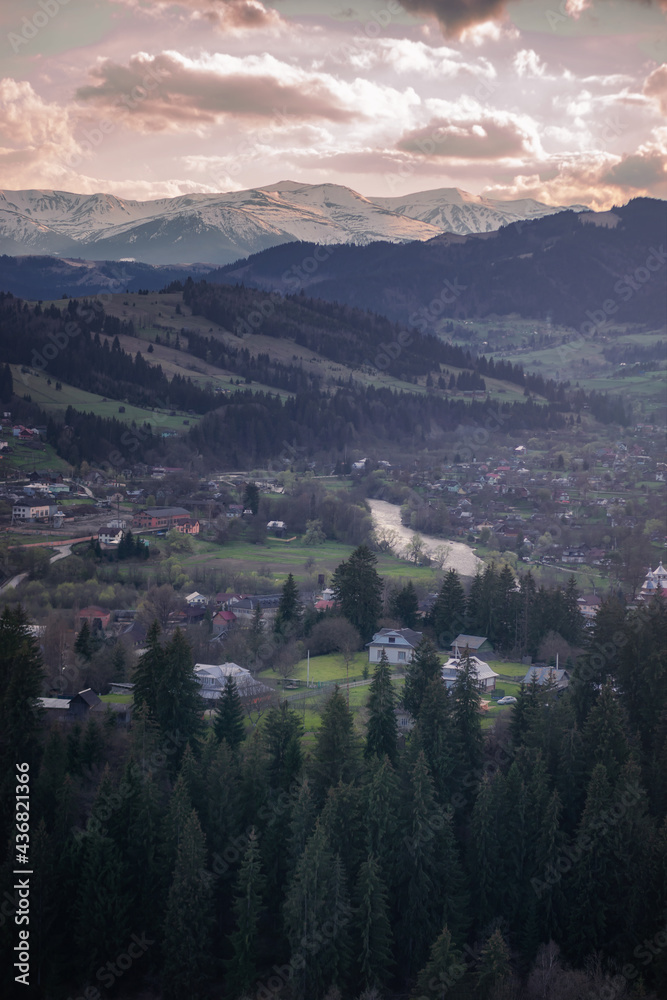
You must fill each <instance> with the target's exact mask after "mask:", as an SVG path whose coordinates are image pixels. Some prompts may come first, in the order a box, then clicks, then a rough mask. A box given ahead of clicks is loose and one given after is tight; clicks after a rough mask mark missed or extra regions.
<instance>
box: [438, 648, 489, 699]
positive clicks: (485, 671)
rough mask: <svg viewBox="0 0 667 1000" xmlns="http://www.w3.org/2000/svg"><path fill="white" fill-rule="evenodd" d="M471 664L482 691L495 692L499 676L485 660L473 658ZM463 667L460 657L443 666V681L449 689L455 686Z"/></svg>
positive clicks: (454, 657)
mask: <svg viewBox="0 0 667 1000" xmlns="http://www.w3.org/2000/svg"><path fill="white" fill-rule="evenodd" d="M470 664H471V667H472V669H473V671H474V673H475V676H476V677H477V683H478V685H479V687H480V689H481V690H482V691H495V688H496V679H497V677H498V674H497V673H495V671H493V670H492V669H491V667H490V666H489V664H488V663H486V661H485V660H480V658H479V657H478V656H471V657H470ZM462 666H463V659H462V657H460V656H452V657H450V658H449V660H447V662H446V663H445V664H443V667H442V679H443V680H444V682H445V686H446V687H447V688H451V687H453V686H454V684H455V682H456V678H457V677H458V675H459V671H460V670H461V667H462Z"/></svg>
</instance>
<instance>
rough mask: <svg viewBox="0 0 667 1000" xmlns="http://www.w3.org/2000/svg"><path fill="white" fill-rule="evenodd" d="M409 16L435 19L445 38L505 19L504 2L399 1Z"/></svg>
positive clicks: (481, 0) (467, 0)
mask: <svg viewBox="0 0 667 1000" xmlns="http://www.w3.org/2000/svg"><path fill="white" fill-rule="evenodd" d="M401 6H402V7H404V8H405V10H407V11H409V13H411V14H432V15H434V16H435V17H437V19H438V21H439V22H440V25H441V27H442V30H443V32H444V34H445V35H446V36H449V37H457V36H460V35H461V34H462V33H463V32H464V31H465V29H466V28H470V27H472V26H473V25H476V24H482V23H483V22H485V21H500V20H502V19H503V18H504V17H505V2H504V0H401Z"/></svg>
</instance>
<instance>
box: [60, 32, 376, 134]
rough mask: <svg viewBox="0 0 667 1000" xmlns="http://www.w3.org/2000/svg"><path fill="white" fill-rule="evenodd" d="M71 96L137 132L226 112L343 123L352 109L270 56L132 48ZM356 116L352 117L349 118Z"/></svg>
mask: <svg viewBox="0 0 667 1000" xmlns="http://www.w3.org/2000/svg"><path fill="white" fill-rule="evenodd" d="M90 75H91V77H92V78H93V80H94V83H92V84H90V85H88V86H84V87H79V88H78V90H77V91H76V97H77V98H78V100H80V101H85V102H87V103H92V104H94V105H95V106H96V107H98V108H101V109H103V110H104V111H105V113H107V114H109V115H110V116H111V117H120V118H122V119H123V120H124V121H125V122H126V123H128V124H130V125H131V126H132V127H134V128H137V129H139V130H141V131H173V130H179V131H180V130H193V131H194V130H196V129H197V127H198V126H202V125H212V124H214V123H216V122H217V121H219V120H221V119H222V118H224V117H226V116H232V117H237V118H256V119H257V118H259V119H261V118H273V119H276V118H280V117H281V116H282V117H283V118H285V119H286V120H288V121H289V122H290V123H292V122H294V121H298V120H300V119H325V120H329V121H333V122H344V121H348V120H350V119H351V118H353V117H355V114H354V113H353V112H352V111H351V110H350V109H349V108H347V107H345V106H344V104H343V103H341V100H340V99H339V97H338V96H337V95H336V94H335V93H334V92H333V89H332V86H331V85H330V82H329V81H327V80H326V79H325V78H324V77H322V76H318V75H317V74H315V73H308V72H307V71H305V70H300V69H296V68H294V67H292V66H287V65H286V64H282V63H280V62H278V61H277V60H275V59H273V58H270V57H266V58H264V57H248V58H247V59H241V58H237V57H232V56H224V55H221V54H217V55H216V56H214V57H210V58H209V57H207V58H202V59H200V60H198V61H194V60H188V59H186V58H185V57H183V56H181V55H179V54H178V53H175V52H163V53H162V54H160V55H158V56H149V55H146V54H145V53H139V54H138V55H135V56H132V57H131V58H130V60H129V62H128V63H127V65H125V66H122V65H120V64H118V63H114V62H112V61H111V60H109V59H105V60H103V61H101V62H100V63H99V64H98V65H97V66H95V67H94V68H93V69H92V70H91V71H90ZM357 117H358V116H357Z"/></svg>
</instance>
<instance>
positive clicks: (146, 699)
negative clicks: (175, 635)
mask: <svg viewBox="0 0 667 1000" xmlns="http://www.w3.org/2000/svg"><path fill="white" fill-rule="evenodd" d="M164 669H165V651H164V649H163V648H162V646H161V644H160V624H159V622H158V621H157V619H156V620H155V621H154V622H153V624H152V625H151V626H150V628H149V629H148V634H147V636H146V651H145V652H144V653H143V654H142V655H141V656H140V657H139V661H138V663H137V666H136V669H135V671H134V677H133V680H134V689H133V691H132V694H133V696H134V706H135V712H136V711H137V710H139V709H140V708H142V707H144V708H146V710H147V711H148V712H150V714H151V716H152V717H153V718H154V719H155V720H157V713H158V708H157V696H158V689H159V686H160V683H161V681H162V675H163V674H164Z"/></svg>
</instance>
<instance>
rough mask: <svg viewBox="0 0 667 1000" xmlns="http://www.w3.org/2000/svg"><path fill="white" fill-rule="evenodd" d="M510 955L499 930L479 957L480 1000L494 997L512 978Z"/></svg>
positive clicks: (494, 933)
mask: <svg viewBox="0 0 667 1000" xmlns="http://www.w3.org/2000/svg"><path fill="white" fill-rule="evenodd" d="M511 971H512V970H511V968H510V953H509V949H508V947H507V944H506V942H505V939H504V937H503V935H502V932H501V931H500V930H499V929H498V928H497V929H496V930H495V931H494V932H493V934H492V935H491V937H490V938H489V940H488V941H487V942H486V944H485V945H484V947H483V948H482V951H481V953H480V956H479V963H478V966H477V987H478V989H479V996H480V998H486V997H490V996H492V995H494V993H495V991H497V990H498V989H499V988H500V987H502V986H503V985H504V984H505V983H507V982H508V980H509V978H510V976H511Z"/></svg>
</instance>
